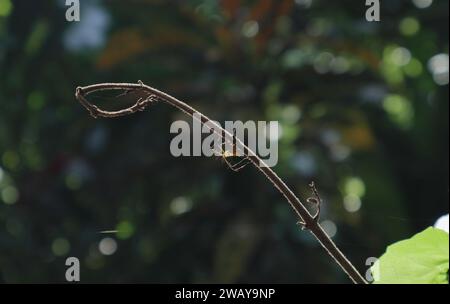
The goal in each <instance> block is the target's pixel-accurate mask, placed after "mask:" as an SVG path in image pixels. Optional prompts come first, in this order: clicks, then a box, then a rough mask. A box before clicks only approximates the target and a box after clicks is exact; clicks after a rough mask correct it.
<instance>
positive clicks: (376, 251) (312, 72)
mask: <svg viewBox="0 0 450 304" xmlns="http://www.w3.org/2000/svg"><path fill="white" fill-rule="evenodd" d="M305 3H306V4H305ZM364 3H365V1H354V0H352V1H350V0H339V1H325V0H313V1H312V3H311V6H310V7H308V5H307V4H308V1H297V2H295V1H287V0H286V1H275V0H273V1H243V0H242V1H240V0H230V1H200V0H188V1H158V0H147V1H145V0H139V1H138V0H130V1H119V0H116V1H112V0H111V1H90V0H82V1H81V22H79V23H76V22H75V23H69V22H67V21H66V20H65V9H66V8H65V6H64V1H14V0H13V1H10V0H0V282H8V283H10V282H11V283H14V282H39V283H41V282H64V281H65V279H64V273H65V270H66V266H65V265H64V262H65V258H66V257H68V256H75V257H78V258H79V259H80V262H81V281H82V282H85V283H88V282H89V283H90V282H162V283H185V282H194V283H205V282H207V283H210V282H211V283H214V282H215V283H228V282H244V283H347V282H349V281H348V279H347V278H346V276H345V274H343V273H342V272H341V271H340V269H339V268H338V267H337V266H336V265H335V264H334V263H333V261H332V260H331V259H330V258H329V257H328V256H327V255H326V253H325V252H324V250H322V248H321V247H320V246H319V245H318V244H317V242H315V241H314V240H313V239H312V237H311V236H310V235H309V233H308V232H305V231H301V230H300V229H299V227H298V226H296V225H295V223H296V221H297V219H296V218H295V216H294V214H293V212H292V210H291V209H290V207H289V205H288V204H287V202H286V201H285V200H284V199H283V198H282V196H281V195H280V194H279V193H278V192H277V191H276V190H275V189H274V188H273V187H272V186H271V185H270V183H269V182H267V180H266V179H265V178H264V177H263V176H261V175H260V174H259V173H258V172H257V170H255V169H254V168H251V167H247V168H245V169H244V170H242V171H241V172H239V173H233V172H232V171H231V170H229V169H228V168H227V167H226V165H225V164H224V163H223V162H222V161H221V160H220V159H209V158H204V157H196V158H194V157H192V158H189V157H185V158H174V157H172V156H171V154H170V151H169V144H170V140H171V138H172V137H173V136H172V135H171V134H170V133H169V128H170V124H171V122H172V121H173V120H176V119H187V117H186V116H183V115H182V114H180V113H179V112H177V111H175V110H174V109H173V108H171V107H168V106H166V105H164V104H159V105H156V106H154V107H152V108H151V109H150V110H148V111H146V112H144V113H139V114H136V115H133V116H128V117H124V118H120V119H111V120H107V119H97V120H95V119H93V118H91V117H90V116H89V115H88V113H87V112H86V111H85V110H84V109H83V108H82V107H81V106H80V105H79V104H78V103H77V101H76V100H75V98H74V92H75V88H76V86H78V85H88V84H93V83H98V82H104V81H114V82H121V81H124V82H133V83H136V82H137V81H138V80H139V79H141V80H142V81H144V82H145V83H146V84H149V85H151V86H154V87H157V88H159V89H161V90H163V91H166V92H168V93H169V94H171V95H174V96H176V97H178V98H180V99H182V100H184V101H186V102H187V103H189V104H191V105H193V106H194V107H196V108H198V109H199V110H200V111H202V112H204V113H205V114H206V115H208V116H210V117H211V118H213V119H216V120H219V121H221V122H223V121H225V120H242V121H246V120H277V121H280V123H281V126H282V128H283V135H282V138H281V139H280V143H279V148H280V150H279V152H280V153H279V155H280V159H279V163H278V165H277V166H276V167H275V171H276V172H277V173H278V174H279V175H280V176H282V177H283V178H284V179H285V181H286V182H287V184H288V185H289V186H290V187H292V189H293V191H294V192H295V193H296V194H297V195H298V196H299V197H300V198H301V199H302V200H305V199H306V198H307V197H308V196H309V195H310V193H309V190H308V188H307V184H308V183H309V182H310V181H311V180H314V181H316V184H317V185H318V187H319V191H320V193H321V194H322V196H323V198H324V206H323V209H324V210H323V213H322V220H324V221H327V222H326V223H325V226H327V227H329V226H330V223H334V225H336V227H337V233H336V235H335V236H334V237H333V238H334V240H335V241H336V242H337V244H338V245H339V247H340V248H341V249H342V250H343V251H344V252H345V253H346V254H347V255H348V257H349V259H350V260H352V261H353V262H354V264H355V265H356V266H357V268H358V269H359V270H360V271H361V272H362V273H365V272H366V269H367V268H368V266H366V265H365V261H366V259H367V258H368V257H372V256H374V257H377V256H380V255H381V254H382V253H383V252H384V249H385V247H386V246H387V245H388V244H390V243H393V242H395V241H397V240H400V239H402V238H407V237H410V236H412V235H413V234H414V233H416V232H419V231H421V230H422V229H424V228H426V227H427V226H430V225H433V223H434V222H435V220H436V219H437V218H438V217H439V216H441V215H443V214H445V213H448V84H445V81H444V83H441V85H439V84H437V83H436V81H434V79H433V75H432V73H431V72H432V71H431V70H430V69H429V60H430V58H432V57H433V56H435V55H437V54H448V1H445V0H435V1H433V4H432V5H431V6H430V7H428V8H425V9H419V8H417V7H416V6H415V5H414V4H413V3H412V1H409V0H389V1H382V11H381V22H378V23H369V22H366V20H365V18H364V16H365V10H366V7H365V5H364ZM89 42H91V43H89ZM444 68H445V67H444ZM446 68H447V82H448V55H447V67H446ZM103 102H107V103H109V104H111V103H115V105H116V106H117V107H119V105H118V102H119V101H116V100H106V101H105V100H103ZM355 195H356V196H357V197H356V198H355ZM349 197H350V199H351V198H353V201H355V200H356V201H357V200H358V197H359V199H360V201H361V208H360V209H359V210H357V211H356V212H348V211H347V210H346V208H345V206H346V205H345V204H343V202H344V201H347V202H348V201H349V200H350V199H349ZM177 207H178V208H177ZM181 207H184V210H181V209H183V208H181ZM177 211H178V212H177ZM180 211H185V212H182V213H180ZM103 230H118V232H117V233H113V234H107V235H105V234H101V233H99V232H100V231H103ZM105 237H111V238H113V239H115V240H116V241H117V245H118V248H117V251H116V252H115V253H114V254H113V255H111V256H105V255H102V254H101V252H100V251H99V249H98V244H99V242H100V241H101V240H102V239H103V238H105Z"/></svg>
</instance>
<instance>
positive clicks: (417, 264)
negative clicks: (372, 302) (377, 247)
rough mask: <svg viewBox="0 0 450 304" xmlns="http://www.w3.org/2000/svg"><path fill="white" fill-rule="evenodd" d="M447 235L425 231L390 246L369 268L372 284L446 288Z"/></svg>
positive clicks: (433, 230)
mask: <svg viewBox="0 0 450 304" xmlns="http://www.w3.org/2000/svg"><path fill="white" fill-rule="evenodd" d="M448 239H449V235H448V233H446V232H445V231H442V230H440V229H436V228H432V227H430V228H428V229H426V230H424V231H422V232H420V233H418V234H416V235H415V236H413V237H412V238H410V239H407V240H403V241H400V242H397V243H395V244H392V245H390V246H389V247H388V248H387V250H386V253H385V254H383V255H382V256H381V258H380V259H379V260H378V261H377V262H376V263H375V264H374V265H373V266H372V268H371V271H372V274H373V278H374V283H376V284H446V283H447V284H448V268H449V262H448V260H449V252H448V251H449V249H448V246H449V243H448Z"/></svg>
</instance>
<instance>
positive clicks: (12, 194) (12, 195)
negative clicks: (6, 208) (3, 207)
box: [1, 186, 19, 205]
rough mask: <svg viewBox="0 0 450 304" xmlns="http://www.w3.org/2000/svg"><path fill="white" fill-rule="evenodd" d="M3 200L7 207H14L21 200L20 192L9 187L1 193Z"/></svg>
mask: <svg viewBox="0 0 450 304" xmlns="http://www.w3.org/2000/svg"><path fill="white" fill-rule="evenodd" d="M1 196H2V200H3V202H5V204H7V205H12V204H15V203H16V202H17V200H18V199H19V191H17V189H16V187H14V186H7V187H5V188H4V189H3V190H2V192H1Z"/></svg>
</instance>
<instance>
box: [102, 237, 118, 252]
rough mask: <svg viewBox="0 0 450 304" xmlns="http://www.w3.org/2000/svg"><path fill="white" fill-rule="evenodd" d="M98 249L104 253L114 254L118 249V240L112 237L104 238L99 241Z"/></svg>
mask: <svg viewBox="0 0 450 304" xmlns="http://www.w3.org/2000/svg"><path fill="white" fill-rule="evenodd" d="M98 250H99V251H100V252H101V254H103V255H113V254H114V253H115V252H116V251H117V242H116V240H114V239H113V238H110V237H107V238H104V239H102V240H101V241H100V242H99V243H98Z"/></svg>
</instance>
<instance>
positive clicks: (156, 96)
mask: <svg viewBox="0 0 450 304" xmlns="http://www.w3.org/2000/svg"><path fill="white" fill-rule="evenodd" d="M105 90H125V91H126V92H131V91H136V92H138V93H140V95H141V96H139V98H138V100H137V101H136V103H135V104H134V105H132V106H131V107H129V108H126V109H124V110H119V111H105V110H101V109H99V108H98V107H97V106H95V105H93V104H91V103H90V102H89V101H87V99H86V96H87V95H89V94H91V93H93V92H98V91H105ZM75 96H76V98H77V99H78V101H79V102H80V103H81V104H82V105H83V106H84V107H85V108H86V109H87V110H88V111H89V112H90V114H91V115H92V116H93V117H95V118H97V117H107V118H108V117H119V116H124V115H128V114H133V113H135V112H137V111H142V110H144V109H145V108H146V107H147V106H149V105H150V104H151V103H153V102H155V101H157V100H160V101H163V102H165V103H168V104H170V105H172V106H174V107H175V108H177V109H179V110H181V111H183V112H185V113H186V114H188V115H190V116H192V117H194V118H195V117H196V116H198V117H200V122H201V124H202V125H206V126H207V127H209V128H210V129H211V126H212V127H213V128H212V129H213V131H214V132H215V133H216V134H218V135H219V136H220V138H222V139H224V140H227V141H229V139H230V138H231V139H233V140H235V141H236V143H239V145H240V146H241V147H243V150H244V153H245V154H244V155H247V157H248V159H249V160H250V162H251V163H252V164H253V165H254V166H255V167H256V168H257V169H258V170H259V171H261V172H262V173H263V174H264V175H265V176H266V177H267V179H269V181H270V182H271V183H272V184H273V185H274V186H275V187H276V188H277V189H278V190H279V191H280V192H281V193H282V194H283V196H284V197H285V198H286V200H287V201H288V202H289V204H290V205H291V207H292V208H293V209H294V211H295V212H296V213H297V215H298V216H299V218H300V220H301V221H300V222H299V223H301V225H302V226H303V228H304V229H307V230H309V231H310V232H311V233H312V234H313V235H314V237H315V238H316V239H317V240H318V241H319V243H320V244H321V245H322V246H323V247H324V248H325V250H326V251H327V253H328V254H329V255H330V256H331V257H332V258H333V259H334V260H335V261H336V263H337V264H338V265H339V266H340V267H341V268H342V270H343V271H344V272H345V273H346V274H347V275H348V276H349V277H350V279H351V280H352V281H353V282H354V283H357V284H367V282H366V281H365V280H364V278H363V277H362V276H361V274H360V273H359V272H358V271H357V270H356V268H355V267H354V266H353V265H352V263H350V261H349V260H348V259H347V258H346V257H345V255H344V254H343V253H342V252H341V251H340V250H339V248H338V247H337V246H336V244H335V243H334V242H333V241H332V240H331V238H330V237H329V236H328V235H327V234H326V232H325V231H324V230H323V228H322V227H321V226H320V224H319V222H318V215H319V212H317V214H316V215H314V216H313V215H311V214H310V213H309V211H308V209H307V208H306V207H305V206H304V205H303V204H302V203H301V202H300V200H299V199H298V198H297V197H296V196H295V194H294V193H293V192H292V191H291V189H289V187H288V186H287V185H286V184H285V183H284V182H283V180H282V179H281V178H280V177H279V176H278V175H277V174H276V173H275V172H274V171H273V170H272V169H271V168H270V167H268V166H267V165H266V164H265V163H264V161H263V160H262V159H260V158H259V156H258V155H257V154H256V153H255V152H253V151H252V150H251V149H250V148H248V147H247V146H246V145H244V144H243V143H242V142H241V141H240V140H239V138H235V137H234V136H233V135H232V134H230V133H229V132H228V131H226V130H225V129H223V128H221V127H220V126H219V125H218V124H215V123H214V122H212V121H211V120H210V119H209V118H208V117H206V116H205V115H203V114H202V113H200V112H198V111H197V110H195V109H194V108H192V107H191V106H189V105H187V104H186V103H184V102H182V101H180V100H178V99H176V98H175V97H172V96H170V95H168V94H166V93H164V92H161V91H159V90H157V89H155V88H152V87H150V86H147V85H145V84H143V83H142V82H141V81H139V82H138V83H137V84H135V83H101V84H95V85H89V86H86V87H78V88H77V89H76V94H75ZM194 114H196V115H195V116H194ZM224 134H225V135H226V136H225V138H224ZM310 187H311V189H312V191H313V194H314V197H313V198H310V199H309V201H310V202H313V203H314V204H316V205H317V206H318V208H320V197H319V196H318V192H317V190H316V188H315V186H314V184H311V185H310ZM318 210H319V211H320V209H318Z"/></svg>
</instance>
